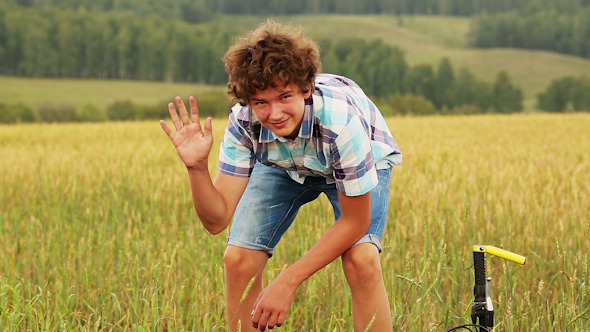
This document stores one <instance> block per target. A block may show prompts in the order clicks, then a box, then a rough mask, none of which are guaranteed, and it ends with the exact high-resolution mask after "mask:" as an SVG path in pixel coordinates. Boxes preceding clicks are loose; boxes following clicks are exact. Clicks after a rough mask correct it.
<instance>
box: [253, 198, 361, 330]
mask: <svg viewBox="0 0 590 332" xmlns="http://www.w3.org/2000/svg"><path fill="white" fill-rule="evenodd" d="M370 195H371V194H370V192H369V193H366V194H364V195H361V196H345V195H344V194H341V193H339V194H338V199H339V201H340V206H341V210H342V215H341V217H340V219H338V221H337V222H336V223H334V224H333V225H332V226H331V227H330V228H329V229H328V230H327V231H326V233H325V234H324V235H323V236H322V237H321V238H320V240H319V241H318V242H317V243H316V244H315V246H313V248H312V249H311V250H310V251H309V252H308V253H307V254H305V255H304V256H303V257H302V258H301V259H300V260H298V261H297V262H295V263H294V264H293V265H291V266H289V267H288V268H287V269H285V270H284V271H283V272H281V274H279V276H278V277H277V278H276V279H275V280H274V281H273V282H271V283H270V284H269V285H268V286H267V287H266V288H265V289H264V290H263V291H262V292H261V293H260V295H259V296H258V299H257V300H256V302H255V303H254V310H252V324H253V326H254V327H255V328H259V329H260V330H261V331H264V330H265V328H266V327H268V328H273V327H275V326H277V327H278V326H281V325H282V324H283V322H284V320H285V317H286V315H287V311H288V310H289V307H290V306H291V302H292V301H293V298H294V297H295V292H296V291H297V288H299V286H300V285H301V284H302V283H303V282H304V281H305V280H306V279H307V278H309V277H310V276H311V275H313V274H314V273H316V272H317V271H318V270H320V269H322V268H323V267H325V266H326V265H328V264H329V263H330V262H332V261H333V260H335V259H336V258H338V257H339V256H340V255H342V254H343V253H344V252H345V251H346V250H348V249H349V248H350V247H352V245H353V244H355V243H356V242H357V241H358V240H359V239H360V238H361V237H362V236H363V235H364V234H365V233H366V232H367V230H368V229H369V225H370V224H371V196H370Z"/></svg>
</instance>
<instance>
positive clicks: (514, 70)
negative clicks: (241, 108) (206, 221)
mask: <svg viewBox="0 0 590 332" xmlns="http://www.w3.org/2000/svg"><path fill="white" fill-rule="evenodd" d="M264 19H265V17H259V16H221V17H219V19H217V20H216V22H215V23H202V24H201V25H208V24H216V25H218V24H225V25H227V26H231V27H232V28H236V29H240V30H242V31H246V30H248V29H251V28H253V27H255V26H257V25H258V24H259V23H260V22H262V21H263V20H264ZM275 19H276V20H278V21H281V22H292V23H294V24H297V25H301V26H303V27H304V29H305V30H306V31H307V33H308V34H309V35H310V36H312V37H314V38H331V39H345V38H351V37H357V38H366V39H369V40H371V39H382V40H383V41H384V42H385V43H387V44H389V45H393V46H398V47H399V48H401V49H402V50H403V51H404V53H405V58H406V60H407V62H408V63H409V64H410V65H416V64H421V63H426V64H432V65H434V66H436V65H437V64H438V63H439V62H440V60H441V59H442V58H443V57H447V58H449V60H450V61H451V63H452V64H453V66H454V68H455V69H459V68H460V67H467V68H468V69H469V70H470V71H471V72H472V73H473V74H474V75H475V76H476V77H477V78H478V79H481V80H487V81H492V80H494V79H495V75H496V74H497V73H498V72H499V71H501V70H505V71H507V72H508V73H509V75H510V77H511V78H512V80H513V81H514V82H515V83H516V84H517V85H518V86H519V87H520V88H521V89H522V90H523V93H524V95H525V108H526V109H533V107H534V105H535V103H536V94H537V93H539V92H541V91H543V90H544V89H545V88H546V87H547V86H548V84H549V83H550V82H551V81H552V80H553V79H556V78H559V77H562V76H565V75H574V76H578V75H586V76H590V60H586V59H583V58H579V57H574V56H568V55H562V54H557V53H552V52H546V51H531V50H519V49H475V48H472V47H470V46H469V45H470V43H469V31H470V24H471V22H472V20H471V19H469V18H461V17H443V16H403V17H402V16H393V15H363V16H352V15H301V16H279V17H275ZM0 85H1V86H2V89H0V102H4V103H15V102H22V103H25V104H28V105H30V106H33V107H37V106H38V105H39V104H40V103H44V102H52V103H60V102H64V103H69V104H72V105H74V106H81V105H85V104H87V103H92V104H94V105H96V106H98V107H103V106H105V105H108V104H110V103H111V102H113V101H115V100H123V99H129V100H131V101H133V102H135V103H138V104H153V103H154V102H158V101H160V100H170V98H171V97H173V96H174V95H176V94H179V95H183V96H185V95H188V94H192V93H197V94H198V91H205V93H206V91H207V89H209V88H212V87H206V86H199V85H197V84H180V83H165V82H145V81H141V82H137V81H112V80H110V81H109V80H54V79H25V78H18V79H17V78H10V77H2V78H0ZM214 89H216V90H217V91H220V90H221V91H222V90H223V88H222V87H214ZM193 91H194V92H193Z"/></svg>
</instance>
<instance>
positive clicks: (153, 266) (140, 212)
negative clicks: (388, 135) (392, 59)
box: [0, 113, 590, 331]
mask: <svg viewBox="0 0 590 332" xmlns="http://www.w3.org/2000/svg"><path fill="white" fill-rule="evenodd" d="M388 122H389V124H390V127H391V129H392V131H393V133H394V136H395V137H396V139H397V141H398V143H399V145H400V147H401V149H402V151H403V152H404V162H403V163H402V165H400V166H399V167H397V168H395V170H394V173H393V181H392V188H391V189H392V190H391V205H390V210H389V220H388V228H387V229H386V236H385V238H384V239H383V245H384V247H385V251H384V253H383V254H382V255H381V259H382V263H383V269H384V275H385V279H386V285H387V289H388V292H389V296H390V300H391V312H392V317H393V321H394V330H396V331H447V330H448V329H450V328H452V327H455V326H457V325H461V324H465V323H469V322H470V311H471V303H472V300H473V295H472V289H473V279H474V277H473V266H472V265H473V262H472V252H471V250H472V246H473V245H474V244H488V245H494V246H497V247H501V248H504V249H507V250H510V251H513V252H516V253H519V254H521V255H524V256H526V257H527V263H526V265H524V266H520V265H517V264H514V263H511V262H507V261H505V260H503V259H501V258H498V257H494V256H487V257H486V258H487V259H486V262H487V274H488V276H490V277H492V278H493V286H492V288H493V290H492V293H493V294H492V296H493V301H494V305H495V309H496V324H497V330H498V331H587V330H589V329H590V321H589V319H590V287H588V280H589V273H590V268H589V263H590V258H589V254H588V252H589V251H590V199H589V194H590V186H588V184H589V183H590V134H589V133H588V130H587V129H588V128H589V127H590V114H588V113H577V114H541V113H537V114H518V115H478V116H447V117H438V116H435V117H395V118H389V119H388ZM224 124H225V123H224V121H223V120H215V122H214V130H215V135H216V143H215V146H217V144H218V143H219V142H220V140H221V137H222V133H223V129H224ZM212 153H213V155H214V156H216V155H217V153H218V150H216V149H215V150H214V151H213V152H212ZM0 155H1V156H2V157H1V158H0V170H1V173H0V207H1V208H0V243H1V244H2V245H1V246H0V331H111V330H112V331H123V330H125V331H126V330H131V331H225V330H226V328H225V325H226V324H225V311H224V302H225V299H224V285H223V260H222V256H223V252H224V249H225V240H226V236H227V232H222V233H221V234H220V235H218V236H211V235H209V234H208V233H206V231H205V230H204V229H203V227H202V226H201V225H200V223H199V221H198V219H197V217H196V214H195V213H194V210H193V208H192V205H191V197H190V189H189V186H188V178H187V174H186V171H185V170H184V168H183V166H182V164H181V162H180V161H179V159H178V157H177V156H176V152H175V151H174V149H173V147H172V145H171V143H170V142H169V141H168V138H167V137H166V135H165V134H164V133H163V131H162V130H161V129H160V127H159V124H158V123H157V121H153V122H112V123H98V124H85V123H78V124H59V125H58V124H34V125H13V126H0ZM211 170H212V172H213V173H215V171H216V162H215V158H212V162H211ZM331 219H332V212H331V210H330V208H329V204H327V201H326V200H324V199H323V198H322V199H320V200H318V201H316V202H313V203H311V204H309V205H307V206H305V208H304V209H303V210H302V211H301V213H300V215H299V217H298V219H297V220H296V221H295V223H294V225H293V227H292V229H291V230H290V231H289V232H287V234H286V235H285V237H284V239H283V240H282V242H281V243H280V244H279V246H278V248H277V250H276V252H275V253H276V254H275V256H274V257H273V258H272V259H271V260H270V262H269V266H268V269H267V271H266V279H267V281H268V280H272V279H273V278H274V277H276V276H277V275H278V273H279V272H280V270H281V269H283V268H284V267H285V266H287V265H289V264H291V263H293V262H294V261H295V260H297V259H298V258H299V257H301V256H302V255H303V254H304V253H305V252H306V251H307V250H308V249H310V248H311V246H312V245H313V244H314V243H315V241H316V240H317V239H319V237H320V236H321V234H322V232H323V231H324V230H325V229H327V227H329V225H330V224H331V223H332V221H331ZM350 330H352V317H351V303H350V299H349V290H348V288H347V286H346V282H345V279H344V276H343V273H342V271H341V269H340V262H339V261H335V262H334V263H332V264H331V265H329V266H328V267H326V268H325V269H323V270H322V271H320V272H318V273H317V274H316V275H314V276H312V277H311V278H310V279H309V280H308V281H306V282H305V283H304V284H303V285H302V287H301V288H300V289H299V291H298V292H297V296H296V299H295V301H294V303H293V305H292V307H291V310H290V313H289V316H288V318H287V322H286V324H285V325H284V326H283V327H282V328H280V329H279V331H350Z"/></svg>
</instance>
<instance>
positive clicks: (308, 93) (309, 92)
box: [304, 85, 313, 99]
mask: <svg viewBox="0 0 590 332" xmlns="http://www.w3.org/2000/svg"><path fill="white" fill-rule="evenodd" d="M312 91H313V85H312V86H311V87H310V88H307V89H306V90H305V91H304V96H305V99H309V97H311V93H312Z"/></svg>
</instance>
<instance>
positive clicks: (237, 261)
mask: <svg viewBox="0 0 590 332" xmlns="http://www.w3.org/2000/svg"><path fill="white" fill-rule="evenodd" d="M224 261H225V287H226V300H227V315H228V325H229V330H230V331H237V330H238V324H239V325H240V326H241V331H242V332H247V331H258V330H257V329H254V328H253V327H252V316H251V315H250V313H251V312H252V308H253V307H254V301H256V298H257V297H258V294H259V293H260V292H261V291H262V275H263V272H264V267H265V266H266V262H267V261H268V254H267V253H266V252H264V251H258V250H251V249H245V248H240V247H236V246H228V247H227V248H226V250H225V255H224ZM253 278H254V281H253V283H252V285H251V286H250V289H249V290H248V294H247V295H245V297H244V291H245V290H246V288H247V287H248V285H249V284H250V281H251V280H252V279H253ZM243 297H244V299H243V301H242V298H243ZM238 322H240V323H238Z"/></svg>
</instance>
